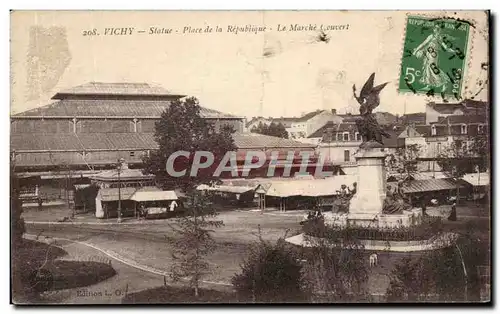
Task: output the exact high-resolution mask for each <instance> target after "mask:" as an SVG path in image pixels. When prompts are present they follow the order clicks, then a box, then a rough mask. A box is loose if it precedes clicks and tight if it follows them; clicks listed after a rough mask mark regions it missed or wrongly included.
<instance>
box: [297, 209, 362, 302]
mask: <svg viewBox="0 0 500 314" xmlns="http://www.w3.org/2000/svg"><path fill="white" fill-rule="evenodd" d="M303 230H304V234H306V238H307V240H308V241H309V242H310V243H311V246H312V247H311V248H308V251H307V253H306V256H305V257H306V260H307V261H308V264H307V266H306V273H308V275H309V278H310V279H311V280H312V281H313V283H314V284H315V285H316V289H317V290H321V291H324V292H325V294H326V297H327V298H329V301H338V300H346V298H348V297H349V295H353V296H356V297H358V298H362V297H363V296H365V295H366V285H365V284H366V282H367V280H368V271H367V269H366V266H365V261H366V258H365V254H364V252H365V251H364V246H363V245H362V244H361V243H360V241H359V240H358V239H357V237H356V235H355V231H356V229H355V228H354V227H350V226H347V227H345V228H342V229H333V228H331V227H329V226H326V225H325V223H324V219H322V218H321V217H320V218H319V219H318V218H315V219H311V220H308V221H307V222H306V223H305V224H304V226H303ZM309 234H310V235H313V236H312V237H310V236H308V235H309Z"/></svg>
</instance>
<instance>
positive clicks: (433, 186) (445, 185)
mask: <svg viewBox="0 0 500 314" xmlns="http://www.w3.org/2000/svg"><path fill="white" fill-rule="evenodd" d="M457 185H458V184H457V182H455V181H454V180H453V179H428V180H410V181H406V182H405V183H403V186H402V187H401V190H402V191H403V193H420V192H431V191H443V190H454V189H456V188H457Z"/></svg>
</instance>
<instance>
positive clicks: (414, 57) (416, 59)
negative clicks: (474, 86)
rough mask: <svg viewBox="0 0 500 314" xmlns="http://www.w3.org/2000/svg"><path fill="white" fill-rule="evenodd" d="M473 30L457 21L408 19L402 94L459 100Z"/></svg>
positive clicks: (467, 23) (464, 23)
mask: <svg viewBox="0 0 500 314" xmlns="http://www.w3.org/2000/svg"><path fill="white" fill-rule="evenodd" d="M470 27H471V24H470V23H469V22H467V21H463V20H458V19H452V18H428V17H421V16H409V17H408V19H407V22H406V34H405V40H404V50H403V58H402V61H401V72H400V76H399V91H400V92H412V93H419V94H426V95H427V96H441V97H443V98H455V99H457V100H458V99H460V95H461V94H462V86H463V85H464V71H465V66H466V65H467V48H468V47H467V44H468V40H469V32H470Z"/></svg>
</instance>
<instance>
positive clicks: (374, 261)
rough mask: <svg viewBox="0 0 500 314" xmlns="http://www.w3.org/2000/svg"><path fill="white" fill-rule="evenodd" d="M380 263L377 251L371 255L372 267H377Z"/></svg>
mask: <svg viewBox="0 0 500 314" xmlns="http://www.w3.org/2000/svg"><path fill="white" fill-rule="evenodd" d="M377 265H378V256H377V253H373V254H372V255H370V267H375V266H377Z"/></svg>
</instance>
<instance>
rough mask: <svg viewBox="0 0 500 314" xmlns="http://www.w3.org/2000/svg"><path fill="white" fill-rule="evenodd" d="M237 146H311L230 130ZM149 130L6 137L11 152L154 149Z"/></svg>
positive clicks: (25, 134)
mask: <svg viewBox="0 0 500 314" xmlns="http://www.w3.org/2000/svg"><path fill="white" fill-rule="evenodd" d="M233 139H234V144H235V145H236V148H238V149H275V148H300V149H314V147H315V146H314V145H312V144H305V143H301V142H298V141H294V140H289V139H284V138H280V137H273V136H267V135H261V134H257V133H234V134H233ZM157 148H158V144H157V143H156V141H155V138H154V134H153V133H17V134H14V133H13V134H11V136H10V149H11V151H17V152H21V151H96V150H117V149H119V150H134V149H135V150H137V149H140V150H153V149H157Z"/></svg>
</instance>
